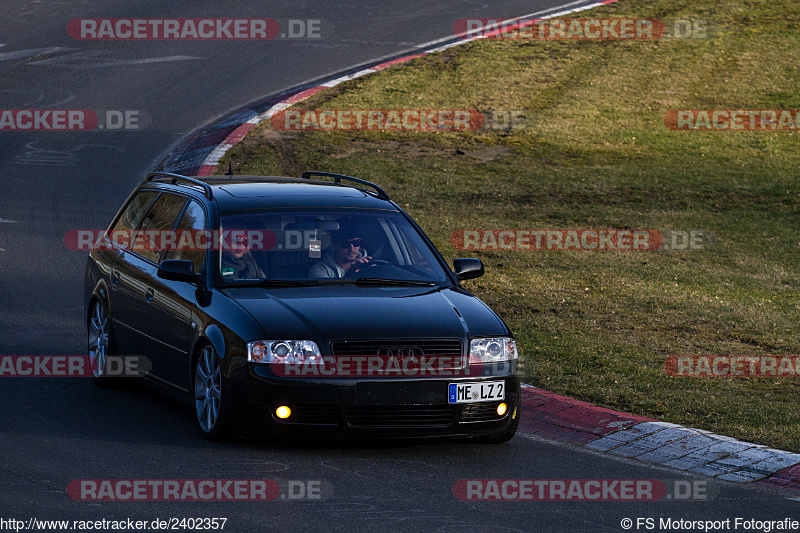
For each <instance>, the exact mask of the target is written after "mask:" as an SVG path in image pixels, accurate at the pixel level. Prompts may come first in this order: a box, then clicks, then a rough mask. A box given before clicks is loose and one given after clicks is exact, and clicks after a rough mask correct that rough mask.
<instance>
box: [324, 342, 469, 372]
mask: <svg viewBox="0 0 800 533" xmlns="http://www.w3.org/2000/svg"><path fill="white" fill-rule="evenodd" d="M411 352H413V353H414V355H416V356H426V357H431V356H438V357H445V358H446V359H447V363H446V366H443V367H437V368H439V369H444V368H464V366H465V365H466V360H465V359H466V358H465V357H463V355H462V351H461V341H460V340H458V339H406V340H398V339H384V340H367V341H334V342H332V343H331V353H332V354H333V355H334V356H353V357H358V356H361V357H369V356H386V355H391V354H393V353H396V354H397V355H399V356H400V357H401V358H403V357H406V356H407V354H409V353H411ZM451 358H456V360H458V361H459V364H457V365H453V364H450V360H451Z"/></svg>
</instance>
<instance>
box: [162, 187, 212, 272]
mask: <svg viewBox="0 0 800 533" xmlns="http://www.w3.org/2000/svg"><path fill="white" fill-rule="evenodd" d="M205 225H206V214H205V212H204V211H203V208H202V207H201V206H200V204H199V203H197V202H195V201H194V200H191V201H189V205H188V206H187V207H186V211H184V212H183V216H182V217H181V219H180V221H178V227H177V230H178V235H179V236H180V235H182V234H183V233H184V232H190V235H191V237H192V239H191V242H192V243H196V242H197V239H196V238H194V237H196V235H197V234H198V233H199V232H201V231H203V230H204V229H205ZM184 242H186V241H184V240H183V239H179V240H178V244H177V245H176V246H174V247H170V248H172V249H170V250H167V253H166V254H165V255H164V259H188V260H189V261H191V262H192V264H193V265H194V271H195V272H200V269H201V268H202V267H203V260H204V259H205V258H206V252H205V250H203V249H194V248H195V247H196V246H192V245H188V246H186V245H183V244H182V243H184ZM162 261H163V259H162Z"/></svg>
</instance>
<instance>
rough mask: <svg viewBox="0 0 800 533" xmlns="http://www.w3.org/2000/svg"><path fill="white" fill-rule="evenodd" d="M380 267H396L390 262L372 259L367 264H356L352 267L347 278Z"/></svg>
mask: <svg viewBox="0 0 800 533" xmlns="http://www.w3.org/2000/svg"><path fill="white" fill-rule="evenodd" d="M379 265H387V266H394V265H392V264H391V263H390V262H389V261H385V260H383V259H371V260H369V261H367V262H366V263H356V264H355V265H353V266H351V267H350V270H348V271H347V276H354V275H356V274H358V273H360V272H363V271H365V270H367V269H369V268H372V267H376V266H379Z"/></svg>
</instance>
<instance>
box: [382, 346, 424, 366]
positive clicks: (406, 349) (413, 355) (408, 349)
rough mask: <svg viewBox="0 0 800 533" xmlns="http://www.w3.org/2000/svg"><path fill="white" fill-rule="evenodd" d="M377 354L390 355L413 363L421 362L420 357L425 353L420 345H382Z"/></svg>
mask: <svg viewBox="0 0 800 533" xmlns="http://www.w3.org/2000/svg"><path fill="white" fill-rule="evenodd" d="M376 354H377V355H378V357H390V358H395V359H398V360H400V361H409V362H412V363H419V358H420V357H422V356H423V355H425V353H424V352H423V351H422V348H420V347H419V346H381V347H380V348H378V350H377V352H376Z"/></svg>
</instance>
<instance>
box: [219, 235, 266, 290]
mask: <svg viewBox="0 0 800 533" xmlns="http://www.w3.org/2000/svg"><path fill="white" fill-rule="evenodd" d="M221 272H222V278H223V279H226V280H229V279H264V278H266V277H267V276H266V275H265V274H264V271H263V270H262V269H261V267H260V266H258V263H256V259H255V257H253V254H252V253H250V248H248V243H247V237H246V236H245V235H236V236H233V237H232V238H231V249H230V250H223V251H222V270H221Z"/></svg>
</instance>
